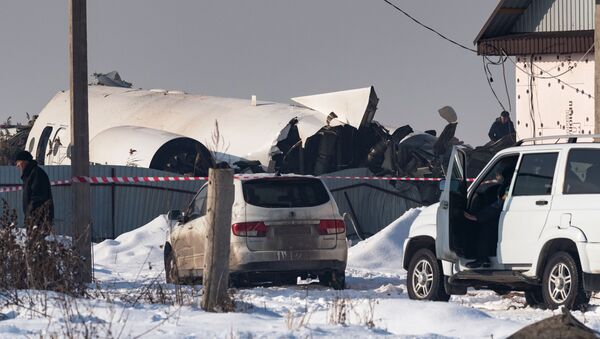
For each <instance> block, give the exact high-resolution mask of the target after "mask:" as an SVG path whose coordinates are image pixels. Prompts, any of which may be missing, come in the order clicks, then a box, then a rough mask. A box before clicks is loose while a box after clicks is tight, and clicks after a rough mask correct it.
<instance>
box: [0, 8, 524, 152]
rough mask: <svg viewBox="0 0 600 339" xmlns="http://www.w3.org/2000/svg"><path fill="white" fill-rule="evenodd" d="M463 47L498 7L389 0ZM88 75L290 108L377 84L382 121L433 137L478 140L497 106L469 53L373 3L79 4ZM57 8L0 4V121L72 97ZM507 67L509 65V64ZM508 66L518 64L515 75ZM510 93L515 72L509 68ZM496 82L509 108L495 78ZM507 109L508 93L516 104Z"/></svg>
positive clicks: (61, 13)
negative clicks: (57, 97)
mask: <svg viewBox="0 0 600 339" xmlns="http://www.w3.org/2000/svg"><path fill="white" fill-rule="evenodd" d="M393 2H394V3H395V4H396V5H398V6H399V7H401V8H402V9H404V10H406V11H408V12H409V13H411V14H412V15H413V16H414V17H416V18H418V19H419V20H421V21H422V22H424V23H426V24H428V25H429V26H432V27H433V28H435V29H437V30H439V31H440V32H442V33H444V34H446V35H447V36H448V37H450V38H452V39H454V40H456V41H458V42H460V43H462V44H464V45H467V46H469V47H474V46H473V40H474V39H475V37H476V35H477V33H478V32H479V30H480V29H481V27H482V26H483V24H484V23H485V21H486V20H487V18H488V17H489V16H490V14H491V13H492V11H493V9H494V8H495V6H496V5H497V0H452V1H442V0H394V1H393ZM87 3H88V72H89V73H90V74H91V73H93V72H103V73H107V72H110V71H113V70H117V71H119V73H120V75H121V76H122V78H123V79H124V80H126V81H129V82H132V83H133V85H134V87H136V88H145V89H151V88H164V89H171V90H183V91H186V92H188V93H195V94H204V95H212V96H222V97H232V98H248V99H250V97H251V96H252V95H256V96H257V98H258V100H265V101H276V102H283V103H291V100H290V99H289V98H292V97H296V96H304V95H311V94H318V93H325V92H333V91H340V90H346V89H353V88H361V87H367V86H370V85H373V86H374V87H375V91H376V92H377V94H378V96H379V99H380V101H379V108H378V111H377V114H376V116H375V120H378V121H379V122H381V123H382V124H384V125H386V126H389V127H394V128H395V127H399V126H401V125H405V124H410V125H411V126H412V127H413V128H414V129H415V130H427V129H437V130H438V132H439V131H441V129H442V128H443V126H444V121H443V120H442V119H441V118H439V116H438V115H437V110H438V109H439V108H440V107H442V106H445V105H450V106H452V107H454V108H455V110H456V111H457V113H458V114H459V127H458V129H457V136H458V137H459V138H460V139H462V140H464V141H465V142H467V143H470V144H472V145H479V144H482V143H484V142H486V141H487V131H488V129H489V127H490V125H491V123H492V122H493V120H494V119H495V118H496V117H497V116H498V115H499V113H500V112H501V111H502V109H501V108H500V105H499V104H498V103H497V101H496V99H495V98H494V96H493V95H492V92H491V91H490V89H489V87H488V83H487V81H486V76H485V73H484V71H483V66H482V60H481V57H480V56H477V55H476V54H475V53H472V52H468V51H466V50H463V49H461V48H458V47H456V46H454V45H452V44H450V43H449V42H447V41H445V40H443V39H441V38H439V37H438V36H436V35H434V34H433V33H431V32H430V31H427V30H425V29H424V28H422V27H420V26H418V25H416V24H415V23H414V22H413V21H411V20H409V19H408V18H407V17H405V16H404V15H402V14H401V13H400V12H398V11H397V10H395V9H394V8H392V7H390V6H389V5H388V4H386V3H385V2H384V1H383V0H362V1H359V0H327V1H323V0H303V1H298V0H253V1H247V0H221V1H200V0H178V1H164V0H163V1H158V0H88V2H87ZM67 5H68V2H67V1H64V0H63V1H35V0H4V1H2V3H1V4H0V46H1V51H2V52H1V53H0V74H1V75H2V82H3V90H2V91H0V120H1V121H4V120H6V118H7V117H9V116H12V121H13V122H16V121H23V122H24V121H25V112H29V113H30V114H37V113H39V111H40V110H41V109H42V108H43V107H44V105H45V104H46V103H47V102H48V101H49V100H50V99H51V98H52V97H53V96H54V94H56V93H57V92H58V91H60V90H64V89H68V87H69V74H68V45H67V38H68V36H67V34H68V22H67ZM509 65H510V64H509ZM513 67H514V66H513ZM507 74H508V82H509V84H508V88H509V93H510V95H511V97H514V92H515V90H514V69H513V68H512V67H510V66H508V67H507ZM494 80H495V81H494V82H493V84H494V86H495V89H496V91H497V93H498V94H499V96H500V99H501V100H502V101H503V103H504V104H505V105H508V101H507V99H506V91H505V90H504V84H503V83H502V82H501V80H502V73H501V72H499V71H495V74H494ZM512 102H513V103H514V98H513V100H512Z"/></svg>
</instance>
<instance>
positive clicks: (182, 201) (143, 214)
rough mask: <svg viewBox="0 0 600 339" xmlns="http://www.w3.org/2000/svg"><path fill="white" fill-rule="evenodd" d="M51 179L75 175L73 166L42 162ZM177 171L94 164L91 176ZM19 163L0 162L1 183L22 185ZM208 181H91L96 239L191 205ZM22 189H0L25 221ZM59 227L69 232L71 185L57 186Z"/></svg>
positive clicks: (55, 187) (135, 226) (111, 237)
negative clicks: (12, 190)
mask: <svg viewBox="0 0 600 339" xmlns="http://www.w3.org/2000/svg"><path fill="white" fill-rule="evenodd" d="M42 167H43V168H44V170H45V171H46V173H48V176H49V177H50V180H65V179H70V178H71V167H70V166H42ZM172 175H173V173H170V172H163V171H158V170H153V169H147V168H137V167H125V166H106V165H94V166H90V176H172ZM21 183H22V181H21V178H20V173H19V171H18V169H16V168H15V167H8V166H0V187H3V186H4V187H5V186H14V185H20V184H21ZM204 183H205V182H204V181H178V182H147V183H146V182H140V183H136V184H127V183H123V184H119V183H115V184H91V187H90V191H91V218H92V240H93V241H95V242H97V241H101V240H103V239H114V238H115V237H117V236H119V235H120V234H122V233H125V232H128V231H131V230H133V229H135V228H137V227H140V226H142V225H145V224H146V223H148V222H150V221H151V220H152V219H154V218H156V217H157V216H158V215H159V214H163V213H166V212H167V211H168V210H170V209H182V208H183V207H185V206H187V204H188V203H189V201H190V200H191V198H192V197H193V196H194V194H195V192H196V191H197V190H198V188H200V187H201V186H202V185H203V184H204ZM22 196H23V194H22V191H17V192H6V193H0V197H1V198H4V199H6V201H7V202H8V204H9V207H10V208H12V209H15V210H16V211H17V213H18V216H19V222H20V223H21V224H22V221H23V211H22ZM52 196H53V199H54V215H55V219H54V220H55V231H56V232H57V233H59V234H68V233H69V222H70V220H71V217H72V205H71V190H70V186H53V187H52Z"/></svg>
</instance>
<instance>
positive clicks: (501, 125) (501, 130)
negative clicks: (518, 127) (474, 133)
mask: <svg viewBox="0 0 600 339" xmlns="http://www.w3.org/2000/svg"><path fill="white" fill-rule="evenodd" d="M514 133H515V125H514V124H513V122H512V120H510V114H509V113H508V112H507V111H502V113H500V117H499V118H498V119H496V121H494V123H493V124H492V127H490V131H489V132H488V136H489V137H490V140H492V141H498V140H500V139H502V137H504V136H506V135H509V134H514Z"/></svg>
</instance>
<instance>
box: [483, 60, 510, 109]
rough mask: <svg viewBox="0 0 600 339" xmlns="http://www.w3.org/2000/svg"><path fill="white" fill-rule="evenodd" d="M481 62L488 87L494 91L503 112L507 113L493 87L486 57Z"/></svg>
mask: <svg viewBox="0 0 600 339" xmlns="http://www.w3.org/2000/svg"><path fill="white" fill-rule="evenodd" d="M481 60H482V63H483V73H485V79H486V80H487V83H488V86H490V89H491V90H492V93H493V94H494V97H495V98H496V101H498V104H500V107H502V110H503V111H506V108H505V107H504V105H503V104H502V101H500V98H498V95H497V94H496V91H495V90H494V87H493V86H492V81H491V72H490V69H489V68H488V64H486V63H485V60H486V57H485V55H484V56H483V58H482V59H481ZM488 75H490V76H488Z"/></svg>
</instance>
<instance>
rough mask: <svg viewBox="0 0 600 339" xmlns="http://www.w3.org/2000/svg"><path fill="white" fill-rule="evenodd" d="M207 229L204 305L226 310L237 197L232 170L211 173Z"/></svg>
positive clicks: (215, 309) (207, 308)
mask: <svg viewBox="0 0 600 339" xmlns="http://www.w3.org/2000/svg"><path fill="white" fill-rule="evenodd" d="M207 199H208V200H207V215H208V219H207V222H208V231H207V233H206V234H207V235H206V248H205V253H204V273H203V276H202V283H203V285H204V291H203V295H202V301H201V305H200V306H201V307H202V309H203V310H205V311H210V312H218V311H226V310H227V303H228V301H229V296H228V295H227V288H228V287H229V246H230V243H231V209H232V205H233V200H234V186H233V170H232V169H213V168H211V169H210V171H209V172H208V195H207Z"/></svg>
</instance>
